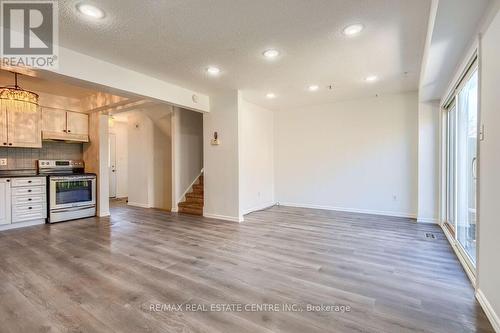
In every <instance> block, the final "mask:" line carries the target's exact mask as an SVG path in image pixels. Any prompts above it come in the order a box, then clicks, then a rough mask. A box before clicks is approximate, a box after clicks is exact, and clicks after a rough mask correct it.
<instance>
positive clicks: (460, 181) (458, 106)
mask: <svg viewBox="0 0 500 333" xmlns="http://www.w3.org/2000/svg"><path fill="white" fill-rule="evenodd" d="M478 93H479V90H478V71H477V66H474V65H473V66H472V67H471V69H470V70H469V72H468V73H467V75H466V76H465V77H464V78H463V80H462V83H461V85H460V86H459V87H458V89H457V91H456V95H455V96H454V98H453V100H452V102H451V103H450V104H449V106H448V108H447V114H446V122H445V127H446V129H445V130H446V141H445V142H446V200H445V204H446V210H445V211H446V223H447V225H448V229H449V230H450V231H451V233H452V234H453V237H454V238H455V240H456V242H457V244H458V247H459V249H460V251H461V252H462V253H463V254H464V255H465V257H466V258H467V260H468V262H469V263H470V264H471V265H472V266H475V264H476V232H477V231H476V222H477V221H476V202H477V200H476V196H477V191H476V187H477V140H478V135H477V132H478Z"/></svg>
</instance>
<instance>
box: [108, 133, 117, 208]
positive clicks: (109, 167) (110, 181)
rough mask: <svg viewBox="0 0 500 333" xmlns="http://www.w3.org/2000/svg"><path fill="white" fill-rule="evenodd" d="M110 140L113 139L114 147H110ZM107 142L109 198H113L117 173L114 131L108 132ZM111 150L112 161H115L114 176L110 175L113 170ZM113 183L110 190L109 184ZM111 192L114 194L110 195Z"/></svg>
mask: <svg viewBox="0 0 500 333" xmlns="http://www.w3.org/2000/svg"><path fill="white" fill-rule="evenodd" d="M111 138H114V140H112V139H111ZM112 141H114V149H111V143H112ZM108 144H109V164H108V174H109V198H110V199H114V198H116V195H117V193H116V189H117V177H118V176H117V173H116V134H115V133H109V135H108ZM112 152H114V162H115V165H114V176H113V177H111V173H112V172H113V170H112V169H113V166H112V165H111V164H112V163H111V161H112V158H111V157H112V156H111V154H112ZM112 178H114V182H112ZM112 184H113V185H114V192H111V185H112ZM111 193H114V196H111Z"/></svg>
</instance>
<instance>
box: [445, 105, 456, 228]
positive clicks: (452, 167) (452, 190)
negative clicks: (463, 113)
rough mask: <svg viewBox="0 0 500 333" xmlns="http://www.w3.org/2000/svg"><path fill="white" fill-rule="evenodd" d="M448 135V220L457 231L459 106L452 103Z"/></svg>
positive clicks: (448, 118) (449, 113)
mask: <svg viewBox="0 0 500 333" xmlns="http://www.w3.org/2000/svg"><path fill="white" fill-rule="evenodd" d="M446 119H447V124H446V125H447V126H446V127H447V128H446V130H447V136H446V141H447V142H446V143H447V145H446V171H447V172H446V177H447V178H446V222H447V223H448V225H449V227H450V228H451V230H452V231H453V234H455V232H456V218H455V202H456V195H455V194H456V186H455V183H456V181H455V178H456V175H457V173H456V169H457V167H456V164H457V163H456V156H457V153H456V150H457V145H456V141H457V139H456V137H457V107H456V105H452V106H451V107H450V108H448V113H447V118H446Z"/></svg>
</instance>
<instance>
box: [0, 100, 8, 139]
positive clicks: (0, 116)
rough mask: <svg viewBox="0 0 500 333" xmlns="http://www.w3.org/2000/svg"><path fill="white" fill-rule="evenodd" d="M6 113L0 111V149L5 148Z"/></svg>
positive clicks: (3, 110)
mask: <svg viewBox="0 0 500 333" xmlns="http://www.w3.org/2000/svg"><path fill="white" fill-rule="evenodd" d="M7 145H8V142H7V111H6V110H5V109H2V110H0V147H3V146H7Z"/></svg>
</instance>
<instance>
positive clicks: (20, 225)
mask: <svg viewBox="0 0 500 333" xmlns="http://www.w3.org/2000/svg"><path fill="white" fill-rule="evenodd" d="M41 224H45V219H38V220H33V221H27V222H16V223H10V224H4V225H1V226H0V231H5V230H12V229H17V228H26V227H32V226H34V225H41Z"/></svg>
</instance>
